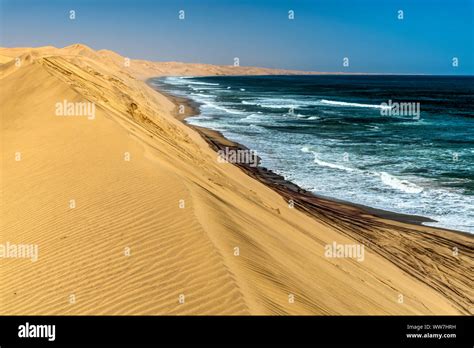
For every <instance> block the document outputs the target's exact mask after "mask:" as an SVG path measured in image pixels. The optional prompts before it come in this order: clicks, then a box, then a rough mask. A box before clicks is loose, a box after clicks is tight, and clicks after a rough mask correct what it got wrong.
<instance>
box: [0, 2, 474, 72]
mask: <svg viewBox="0 0 474 348" xmlns="http://www.w3.org/2000/svg"><path fill="white" fill-rule="evenodd" d="M0 3H1V7H0V15H1V18H0V22H1V24H0V45H1V46H3V47H15V46H44V45H53V46H58V47H62V46H67V45H70V44H73V43H78V42H79V43H84V44H86V45H89V46H91V47H92V48H94V49H101V48H107V49H111V50H114V51H117V52H119V53H120V54H122V55H124V56H128V57H131V58H143V59H149V60H160V61H169V60H174V61H185V62H200V63H212V64H232V63H233V58H234V57H239V59H240V64H241V65H252V66H266V67H272V68H289V69H302V70H315V71H333V72H334V71H347V72H375V73H377V72H379V73H426V74H469V75H472V74H474V0H445V1H440V0H406V1H404V0H377V1H376V0H285V1H283V0H272V1H270V0H267V1H263V0H252V1H247V0H155V1H144V0H115V1H108V0H102V1H90V0H57V1H39V0H28V1H25V0H0ZM69 10H75V11H76V19H75V20H70V19H69ZM179 10H184V11H185V16H186V18H185V19H184V20H179V18H178V11H179ZM289 10H293V11H294V12H295V19H294V20H289V19H288V11H289ZM398 10H403V11H404V19H403V20H399V19H398V18H397V16H398ZM344 57H348V58H349V67H343V65H342V63H343V58H344ZM453 57H457V58H458V59H459V66H458V67H457V68H453V67H452V64H451V63H452V58H453Z"/></svg>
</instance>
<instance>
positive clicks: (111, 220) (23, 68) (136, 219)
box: [0, 44, 473, 315]
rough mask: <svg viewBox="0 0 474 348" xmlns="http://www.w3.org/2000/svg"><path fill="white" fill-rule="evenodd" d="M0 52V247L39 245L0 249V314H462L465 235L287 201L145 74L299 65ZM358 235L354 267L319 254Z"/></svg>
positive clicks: (47, 50)
mask: <svg viewBox="0 0 474 348" xmlns="http://www.w3.org/2000/svg"><path fill="white" fill-rule="evenodd" d="M0 57H1V58H2V59H1V60H0V64H1V65H0V79H1V80H0V81H1V93H0V105H1V132H2V142H1V145H2V151H1V152H2V158H1V173H2V175H1V185H0V186H1V187H0V189H1V196H2V199H1V203H0V204H1V206H0V217H1V226H0V227H1V233H0V243H5V242H7V241H9V242H12V243H34V244H37V245H38V246H39V259H38V261H36V262H31V261H30V260H27V259H13V258H2V259H0V263H1V269H0V272H1V278H2V282H1V283H0V313H1V314H119V315H122V314H153V315H154V314H169V315H175V314H323V315H329V314H469V313H471V314H472V313H473V309H472V299H473V293H472V289H471V288H470V286H469V274H470V273H469V272H470V270H472V265H473V258H472V254H471V253H470V251H469V250H472V247H473V239H472V237H471V236H469V235H465V234H461V233H454V232H449V231H443V230H439V229H433V228H428V227H417V226H412V225H407V224H403V223H400V222H389V221H385V220H383V219H379V220H376V219H374V218H372V217H368V216H358V215H357V214H358V213H356V212H353V211H351V208H347V207H346V208H344V207H343V206H340V205H337V204H334V203H327V205H329V206H331V205H332V206H331V209H332V210H331V211H332V213H328V211H329V210H328V207H327V206H326V207H325V206H324V204H323V203H322V202H312V204H313V205H315V207H314V209H315V211H311V209H309V208H307V206H306V208H305V207H302V208H301V207H300V208H299V209H294V208H290V207H289V205H288V202H287V200H285V199H284V198H288V197H285V193H284V192H278V190H275V189H272V188H271V187H269V186H267V185H264V184H263V183H262V182H260V181H258V180H255V178H253V177H251V176H250V175H248V174H249V173H246V172H245V171H244V170H242V168H238V167H236V166H234V165H231V164H226V163H218V162H217V160H216V154H215V152H214V151H213V149H212V148H210V147H209V145H208V143H207V142H206V140H204V139H203V138H202V137H201V136H200V134H199V133H198V132H196V131H195V130H193V129H191V128H189V127H187V126H186V125H184V124H183V123H181V122H180V121H179V120H178V119H177V118H176V117H175V114H176V109H177V105H176V104H175V103H173V101H172V100H171V99H170V98H167V97H166V96H164V95H163V94H160V93H158V92H156V91H154V90H152V89H151V88H150V87H149V86H147V84H146V83H145V82H144V81H143V80H145V79H147V78H149V77H154V76H162V75H192V76H197V75H217V74H242V75H244V74H283V73H288V74H290V73H298V72H295V71H285V70H272V69H265V68H248V67H225V66H224V67H223V66H212V65H205V64H186V63H175V62H171V63H160V62H147V61H142V60H130V61H128V60H127V59H125V58H124V57H121V56H120V55H118V54H116V53H114V52H112V51H107V50H101V51H94V50H92V49H90V48H89V47H87V46H85V45H80V44H76V45H71V46H68V47H65V48H54V47H50V46H48V47H43V48H0ZM5 57H6V58H5ZM17 57H19V58H20V62H21V64H20V65H19V66H18V64H15V63H16V62H17V60H15V58H17ZM127 62H128V63H130V64H129V65H128V63H127ZM63 100H68V101H73V102H84V101H88V102H92V103H94V105H95V110H96V114H95V118H94V119H92V120H89V119H87V118H86V117H59V116H56V115H55V104H56V103H58V102H62V101H63ZM16 153H21V160H20V161H16V160H15V154H16ZM127 154H128V156H129V161H127V160H125V158H126V157H127ZM71 200H74V202H75V207H74V208H71V206H70V201H71ZM322 208H325V209H322ZM318 209H319V210H318ZM341 209H342V210H341ZM344 209H346V210H344ZM374 221H381V223H383V227H379V228H374V223H375V222H374ZM364 231H365V233H364ZM367 240H370V241H371V243H370V244H367V245H366V248H365V258H364V261H363V262H358V261H357V260H355V259H351V258H327V257H325V256H324V250H325V249H324V247H325V246H326V245H328V244H331V243H333V242H337V243H340V244H353V243H366V242H367ZM453 246H457V247H458V249H459V255H457V256H453V253H452V250H451V249H452V247H453ZM236 248H238V249H236ZM410 253H412V254H413V258H407V257H406V255H407V254H410ZM433 256H434V257H433ZM400 295H403V302H402V303H399V299H400ZM290 298H294V301H291V300H290Z"/></svg>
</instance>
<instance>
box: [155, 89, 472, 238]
mask: <svg viewBox="0 0 474 348" xmlns="http://www.w3.org/2000/svg"><path fill="white" fill-rule="evenodd" d="M146 83H147V84H148V85H149V86H150V87H151V88H152V89H154V90H155V89H156V90H157V91H158V92H159V93H161V94H163V95H164V96H166V97H167V98H168V99H170V100H171V101H172V102H173V103H174V104H175V105H176V106H177V107H178V106H179V105H183V106H184V113H178V112H175V114H174V117H175V118H176V119H178V120H179V121H181V122H182V123H184V124H185V125H186V126H188V127H190V128H192V129H194V130H196V131H197V132H198V133H199V134H200V135H201V137H202V138H203V139H204V140H205V141H206V142H207V143H208V144H209V146H210V147H211V148H212V149H213V150H214V151H215V152H217V151H219V150H225V148H226V147H228V148H230V149H234V150H249V148H247V147H246V146H245V145H243V144H240V143H238V142H235V141H233V140H230V139H228V138H226V137H225V136H224V135H223V134H222V133H221V132H219V131H216V130H213V129H210V128H206V127H200V126H195V125H192V124H189V123H188V122H186V119H187V118H190V117H194V116H197V115H199V113H200V111H199V103H197V102H195V101H193V100H191V99H189V98H185V97H179V96H176V95H173V94H170V93H167V92H165V91H163V90H161V89H159V88H158V87H156V86H154V85H151V84H150V83H149V81H148V80H146ZM259 162H260V161H259ZM233 164H234V165H235V166H237V167H239V168H240V169H241V170H242V171H244V172H245V173H246V174H247V175H249V176H250V177H252V178H254V179H256V180H258V181H260V182H261V183H263V184H265V185H266V186H268V187H270V188H271V189H273V190H274V191H276V192H278V193H279V194H280V195H281V196H282V197H283V198H285V200H286V201H287V202H288V201H290V200H293V201H294V205H295V206H296V207H298V208H302V210H303V211H306V212H308V213H309V214H310V215H311V216H314V213H312V212H311V211H312V210H314V208H315V206H320V205H325V206H326V205H327V206H330V207H331V210H332V209H334V208H337V207H338V206H339V207H341V208H347V207H350V208H351V209H353V211H352V213H357V214H358V215H360V216H363V217H364V218H369V217H372V218H375V219H384V220H390V221H394V222H400V223H404V224H409V225H415V226H420V227H426V228H433V229H437V230H441V231H448V232H454V233H460V234H462V235H467V236H472V234H471V233H469V232H466V231H459V230H454V229H449V228H445V227H438V226H427V225H423V223H424V222H436V220H433V219H431V218H429V217H426V216H421V215H412V214H403V213H397V212H393V211H389V210H385V209H379V208H375V207H371V206H367V205H363V204H358V203H354V202H350V201H345V200H341V199H337V198H333V197H328V196H322V195H317V194H314V193H313V192H310V191H308V190H306V189H304V188H301V187H300V186H298V185H297V184H295V183H293V182H291V181H289V180H287V179H285V178H284V177H283V176H281V175H279V174H277V173H274V172H273V171H272V170H270V169H268V168H265V167H261V166H256V167H252V166H250V165H248V164H245V163H233Z"/></svg>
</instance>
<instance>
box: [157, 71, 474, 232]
mask: <svg viewBox="0 0 474 348" xmlns="http://www.w3.org/2000/svg"><path fill="white" fill-rule="evenodd" d="M151 83H152V84H153V85H155V86H156V87H158V88H160V89H162V90H164V91H165V92H168V93H171V94H174V95H178V96H183V97H187V98H190V99H192V100H194V101H195V102H197V103H199V104H200V115H198V116H196V117H192V118H188V119H187V122H189V123H190V124H193V125H198V126H202V127H207V128H211V129H214V130H218V131H220V132H222V134H223V135H224V136H225V137H227V138H228V139H231V140H233V141H236V142H239V143H241V144H243V145H245V146H247V147H248V148H251V149H253V150H255V151H256V152H257V153H258V155H259V156H260V157H261V158H262V162H261V165H262V166H264V167H267V168H268V169H271V170H272V171H274V172H276V173H278V174H280V175H282V176H284V177H285V178H286V179H287V180H290V181H292V182H294V183H296V184H298V185H299V186H301V187H303V188H305V189H307V190H309V191H311V192H313V193H315V194H317V195H322V196H326V197H332V198H336V199H339V200H344V201H349V202H353V203H358V204H363V205H366V206H370V207H374V208H379V209H384V210H389V211H393V212H398V213H404V214H412V215H420V216H424V217H429V218H431V219H433V220H435V221H436V222H427V223H425V224H426V225H430V226H437V227H444V228H449V229H454V230H459V231H466V232H471V233H474V77H468V76H459V77H452V76H393V75H392V76H391V75H388V76H382V75H379V76H370V75H369V76H363V75H352V76H349V75H346V76H344V75H316V76H226V77H222V76H215V77H191V78H189V77H186V78H183V77H166V78H156V79H152V80H151Z"/></svg>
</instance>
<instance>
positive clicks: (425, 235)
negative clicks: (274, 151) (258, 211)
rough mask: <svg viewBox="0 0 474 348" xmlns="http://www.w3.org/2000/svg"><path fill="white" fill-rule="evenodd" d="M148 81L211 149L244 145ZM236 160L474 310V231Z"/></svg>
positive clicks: (320, 218) (300, 204)
mask: <svg viewBox="0 0 474 348" xmlns="http://www.w3.org/2000/svg"><path fill="white" fill-rule="evenodd" d="M146 83H147V85H148V86H149V87H150V88H152V89H153V90H154V91H155V92H156V93H159V94H162V95H163V96H165V97H166V98H168V99H169V100H170V101H171V102H172V103H173V104H174V105H175V109H174V112H173V114H172V116H174V117H175V118H176V119H178V120H179V121H180V122H182V123H183V124H185V125H186V126H187V127H189V128H190V129H192V130H195V131H196V132H197V133H198V134H199V135H200V136H201V137H202V138H203V139H204V140H205V141H206V142H207V144H208V145H209V146H210V147H211V148H212V149H213V150H214V151H217V150H219V149H222V148H223V147H226V146H227V147H230V148H234V149H236V150H239V149H247V147H245V146H243V145H241V144H238V143H235V142H233V141H231V140H229V139H227V138H225V137H224V136H223V135H222V134H221V133H220V132H218V131H214V130H211V129H208V128H203V127H198V126H193V125H190V124H188V123H187V122H186V118H188V117H192V116H195V115H197V114H198V113H199V105H198V103H196V102H194V101H192V100H190V99H187V98H185V97H178V96H174V95H171V94H169V93H167V92H164V91H162V90H161V89H159V88H157V87H156V86H153V85H151V84H149V83H148V80H147V81H146ZM180 105H184V106H185V108H184V109H185V112H184V113H183V114H179V112H178V108H179V106H180ZM216 156H217V153H216ZM234 165H235V166H237V167H238V168H239V169H240V170H242V171H243V172H244V173H245V174H247V175H248V176H249V177H251V178H253V179H255V180H256V181H258V182H260V183H262V184H263V185H265V186H267V187H269V188H270V189H271V190H273V191H275V192H276V193H277V194H278V195H279V196H280V197H281V198H282V199H284V200H285V201H286V202H290V200H292V201H293V202H294V207H295V208H297V209H298V210H300V211H302V212H303V213H304V214H306V215H308V216H309V217H310V218H312V219H314V220H316V221H318V222H319V223H322V224H323V225H326V226H327V227H329V228H332V229H334V230H336V231H338V232H339V233H340V234H341V235H344V236H346V237H348V238H350V239H352V240H354V241H355V242H357V243H359V244H360V245H364V246H365V247H366V248H369V249H370V250H371V251H372V252H375V253H376V254H378V255H379V256H381V257H383V258H384V259H386V260H387V261H389V262H390V263H392V264H393V265H395V266H396V267H398V268H399V269H400V270H401V271H403V272H405V273H406V274H408V275H409V276H411V277H412V278H414V279H416V280H418V281H420V282H422V283H424V284H425V285H427V286H429V287H431V288H432V289H434V290H436V291H438V292H440V293H442V294H443V296H445V297H446V298H448V299H450V300H451V301H452V303H453V304H455V305H456V307H457V308H458V309H459V310H460V311H461V312H463V313H465V315H469V314H472V313H473V312H472V308H471V306H470V303H471V302H470V301H471V300H470V298H471V296H470V294H469V292H468V291H466V289H469V288H470V285H469V280H468V279H467V278H466V277H465V275H466V274H468V273H469V272H470V268H469V267H470V266H469V263H463V262H462V260H463V259H464V258H465V257H467V258H469V257H470V255H472V248H473V247H474V235H473V234H470V233H469V232H463V231H456V230H449V229H445V228H440V227H432V226H425V225H422V222H426V221H427V220H428V221H429V220H431V219H428V218H424V217H420V216H411V215H403V214H398V213H394V212H390V211H384V210H379V209H375V208H371V207H365V206H362V205H357V204H353V203H350V202H340V201H337V200H333V199H328V198H325V197H318V196H316V195H314V194H313V193H311V192H308V191H306V190H304V189H302V188H300V187H299V186H297V185H296V184H294V183H292V182H290V181H287V180H285V179H284V178H283V177H282V176H280V175H278V174H275V173H273V172H272V171H270V170H268V169H266V168H263V167H259V166H256V167H251V166H249V165H243V164H235V163H234ZM277 213H278V214H279V213H280V212H277ZM461 289H465V290H461Z"/></svg>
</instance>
